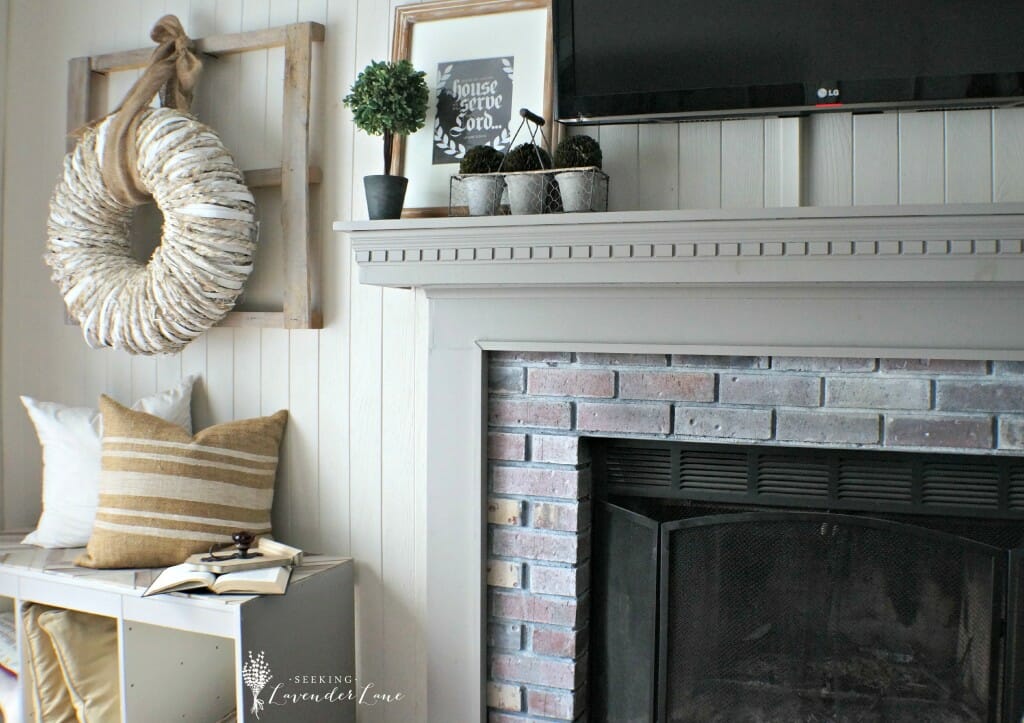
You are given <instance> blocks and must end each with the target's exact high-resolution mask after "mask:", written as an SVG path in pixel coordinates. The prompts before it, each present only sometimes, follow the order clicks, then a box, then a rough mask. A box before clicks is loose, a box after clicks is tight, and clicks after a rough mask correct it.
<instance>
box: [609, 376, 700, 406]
mask: <svg viewBox="0 0 1024 723" xmlns="http://www.w3.org/2000/svg"><path fill="white" fill-rule="evenodd" d="M619 398H620V399H667V400H670V401H674V402H711V401H714V399H715V375H714V374H711V373H709V372H619Z"/></svg>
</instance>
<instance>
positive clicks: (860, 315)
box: [334, 204, 1024, 722]
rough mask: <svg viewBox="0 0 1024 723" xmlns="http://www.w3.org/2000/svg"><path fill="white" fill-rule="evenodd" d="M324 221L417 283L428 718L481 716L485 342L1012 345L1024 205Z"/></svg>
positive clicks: (785, 347) (832, 351)
mask: <svg viewBox="0 0 1024 723" xmlns="http://www.w3.org/2000/svg"><path fill="white" fill-rule="evenodd" d="M334 228H335V230H336V231H341V232H344V233H345V234H346V235H347V237H348V239H349V241H350V243H351V245H352V250H353V253H354V256H355V261H356V263H357V264H358V266H359V274H360V280H361V281H362V283H365V284H376V285H383V286H395V287H420V288H423V289H425V293H426V296H427V297H428V315H429V337H428V338H429V341H428V342H427V344H428V348H427V349H426V360H427V369H426V380H427V384H426V421H425V424H426V439H427V442H426V462H425V489H424V490H422V494H424V495H425V499H426V528H425V530H423V531H422V535H423V537H422V541H423V544H424V545H425V547H426V551H425V555H426V572H425V575H426V602H425V606H426V610H425V615H426V620H427V621H429V622H428V624H427V625H426V626H425V630H424V635H425V638H426V646H427V677H428V681H427V687H428V699H427V711H428V717H429V720H430V721H438V722H440V721H446V722H447V721H472V720H484V719H485V712H484V695H483V681H484V680H485V676H484V669H485V651H486V646H485V636H484V620H485V614H486V609H485V603H484V590H485V585H484V579H485V578H484V571H483V570H484V559H485V543H486V527H485V523H484V507H485V505H484V489H485V487H486V484H485V479H486V477H485V462H484V459H485V455H484V452H483V450H484V449H485V446H484V441H483V440H484V438H485V437H484V435H485V418H484V415H483V410H484V408H485V403H486V393H485V368H486V367H485V353H486V352H487V351H488V350H496V349H508V350H537V351H604V352H639V351H643V352H651V353H664V354H669V353H680V354H751V355H773V354H785V355H796V356H801V355H803V356H841V357H857V356H859V357H913V358H961V359H1015V360H1024V313H1022V302H1024V246H1022V239H1024V204H987V205H972V206H904V207H885V208H882V207H875V208H842V209H826V208H813V209H812V208H798V209H772V210H743V211H700V212H635V213H607V214H572V215H558V216H556V215H551V216H531V217H498V218H455V219H448V218H445V219H404V220H400V221H370V222H348V223H338V224H335V226H334ZM385 333H386V331H385Z"/></svg>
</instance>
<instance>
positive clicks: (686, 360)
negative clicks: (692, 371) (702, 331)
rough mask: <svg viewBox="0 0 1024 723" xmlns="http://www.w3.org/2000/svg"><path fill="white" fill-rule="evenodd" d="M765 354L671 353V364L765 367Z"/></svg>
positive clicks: (710, 366) (711, 367) (716, 367)
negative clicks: (715, 354)
mask: <svg viewBox="0 0 1024 723" xmlns="http://www.w3.org/2000/svg"><path fill="white" fill-rule="evenodd" d="M769 363H770V361H769V357H766V356H714V355H703V354H701V355H696V354H673V355H672V366H674V367H697V368H699V369H767V368H768V365H769Z"/></svg>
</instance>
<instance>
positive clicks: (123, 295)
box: [44, 16, 256, 354]
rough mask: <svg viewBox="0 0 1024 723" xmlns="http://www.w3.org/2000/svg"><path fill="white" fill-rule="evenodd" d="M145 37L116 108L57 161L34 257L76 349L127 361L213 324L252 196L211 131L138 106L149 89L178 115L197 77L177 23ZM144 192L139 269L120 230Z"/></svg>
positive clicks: (232, 292) (247, 249)
mask: <svg viewBox="0 0 1024 723" xmlns="http://www.w3.org/2000/svg"><path fill="white" fill-rule="evenodd" d="M153 39H154V40H158V41H159V42H163V45H162V46H161V47H160V48H158V49H157V51H156V52H154V59H153V60H151V63H150V66H149V68H147V71H146V74H144V75H143V77H142V78H140V79H139V82H138V83H137V85H136V87H135V88H133V89H132V91H129V94H128V97H127V98H126V100H125V102H124V103H123V104H122V106H121V108H120V109H119V110H118V111H115V112H114V113H113V114H111V115H110V116H107V117H106V118H104V119H103V120H102V121H100V122H99V123H98V124H96V125H94V126H93V127H90V128H87V129H86V130H85V132H84V133H83V135H82V137H81V139H80V141H79V142H78V145H77V147H76V148H75V149H74V150H73V151H72V152H71V153H69V154H68V155H67V156H66V157H65V159H64V173H63V176H62V178H61V180H60V181H59V182H58V184H57V187H56V189H55V191H54V195H53V198H52V200H51V202H50V216H49V220H48V222H47V230H48V236H49V242H48V251H47V253H46V255H45V257H44V258H45V261H46V263H47V264H48V265H49V266H50V267H51V269H52V270H53V275H52V279H53V280H54V281H55V282H56V283H57V284H58V285H59V286H60V290H61V293H62V294H63V295H64V301H65V303H66V305H67V308H68V311H69V313H70V314H71V315H72V316H73V317H74V318H75V319H77V320H78V322H79V323H80V324H81V326H82V333H83V335H84V336H85V340H86V342H87V343H88V344H89V345H90V346H93V347H102V346H108V347H114V348H118V349H124V350H127V351H129V352H131V353H134V354H163V353H170V352H175V351H178V350H180V349H181V348H182V347H184V346H185V345H187V344H188V343H189V342H190V341H191V340H192V339H194V338H196V337H197V336H199V335H200V334H202V333H203V332H205V331H206V330H207V329H209V328H210V327H212V326H214V325H215V324H216V323H217V322H219V321H220V320H221V319H223V318H224V316H225V315H226V314H227V313H228V311H230V310H231V308H232V307H233V306H234V304H235V301H236V300H237V299H238V296H239V295H240V294H241V293H242V289H243V286H244V284H245V281H246V279H247V278H248V276H249V274H250V272H251V271H252V264H253V256H254V254H255V250H256V220H255V205H254V201H253V197H252V194H251V193H250V191H249V190H248V189H247V188H246V186H245V183H244V178H243V175H242V172H241V171H239V170H238V168H237V167H236V165H235V163H234V161H233V159H232V158H231V155H230V154H229V153H228V151H227V150H226V149H225V148H224V145H223V143H221V141H220V139H219V138H218V137H217V135H216V133H214V132H213V131H212V130H211V129H210V128H208V127H207V126H205V125H203V124H202V123H200V122H199V121H197V120H196V119H195V118H194V117H193V116H191V115H189V114H188V113H187V112H184V111H183V110H181V109H178V108H166V107H165V108H149V107H147V105H148V101H149V99H151V98H152V97H153V95H154V94H155V90H154V86H155V87H158V88H163V89H164V91H165V92H163V93H162V96H164V97H163V100H164V102H165V103H166V102H167V96H169V95H174V96H176V98H177V100H176V101H175V105H179V106H180V105H184V106H185V107H186V108H187V106H188V104H189V103H190V101H191V87H192V85H193V84H194V80H195V75H196V74H197V71H198V69H197V68H196V67H195V66H194V65H189V64H190V63H192V62H193V61H194V62H195V63H196V64H197V63H198V61H197V60H195V59H194V56H192V57H191V58H189V57H188V56H191V53H190V51H189V50H188V38H187V37H186V36H185V34H184V31H183V30H181V25H180V24H179V23H178V21H177V18H174V17H173V16H168V17H165V18H162V19H161V21H160V22H159V23H158V24H157V26H156V27H155V28H154V30H153ZM158 56H159V57H158ZM183 58H184V60H183ZM161 63H162V66H161V65H160V64H161ZM183 66H184V67H185V70H183ZM154 68H157V69H158V70H157V71H156V72H153V73H151V71H153V70H154ZM147 76H149V77H148V79H147ZM172 81H173V82H172ZM183 81H184V82H183ZM139 86H141V87H139ZM143 97H145V101H144V102H143V103H141V104H140V103H139V102H138V99H139V98H143ZM150 196H152V200H153V201H154V202H155V203H156V205H157V207H158V208H159V209H160V211H161V212H162V213H163V218H164V221H163V232H162V235H161V241H160V245H159V246H158V247H157V249H156V250H155V251H154V252H153V255H152V257H151V258H150V259H149V262H148V263H143V262H141V261H139V260H138V259H136V258H135V257H134V256H133V255H132V250H131V247H130V243H129V239H128V229H129V225H130V222H131V218H132V214H133V208H134V206H137V205H139V204H141V203H143V202H145V201H146V200H148V199H149V197H150Z"/></svg>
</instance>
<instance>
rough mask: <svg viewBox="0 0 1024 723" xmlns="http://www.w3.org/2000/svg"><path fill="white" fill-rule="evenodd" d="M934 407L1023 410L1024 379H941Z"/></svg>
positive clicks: (976, 410) (969, 409)
mask: <svg viewBox="0 0 1024 723" xmlns="http://www.w3.org/2000/svg"><path fill="white" fill-rule="evenodd" d="M935 408H936V409H941V410H944V411H950V412H1021V411H1024V382H1021V381H1010V380H1004V381H997V382H979V381H955V382H951V381H941V380H940V381H939V382H937V383H936V385H935Z"/></svg>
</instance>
